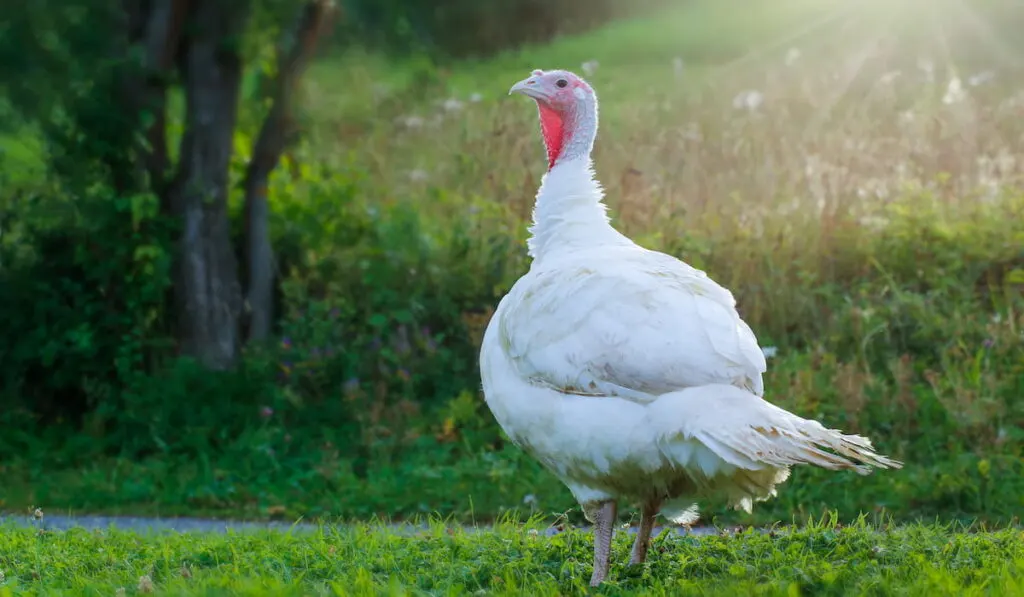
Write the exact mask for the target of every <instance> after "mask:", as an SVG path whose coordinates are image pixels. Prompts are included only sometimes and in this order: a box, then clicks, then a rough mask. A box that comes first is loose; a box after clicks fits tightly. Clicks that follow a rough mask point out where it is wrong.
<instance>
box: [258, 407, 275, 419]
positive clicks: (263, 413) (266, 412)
mask: <svg viewBox="0 0 1024 597" xmlns="http://www.w3.org/2000/svg"><path fill="white" fill-rule="evenodd" d="M272 416H274V409H272V408H270V407H269V406H264V407H263V408H261V409H260V417H262V418H264V419H269V418H270V417H272Z"/></svg>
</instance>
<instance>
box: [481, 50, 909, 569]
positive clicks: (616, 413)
mask: <svg viewBox="0 0 1024 597" xmlns="http://www.w3.org/2000/svg"><path fill="white" fill-rule="evenodd" d="M509 93H510V94H512V93H519V94H523V95H526V96H528V97H530V98H532V99H534V100H535V101H536V103H537V106H538V108H539V112H540V125H541V132H542V134H543V137H544V144H545V147H546V149H547V160H548V171H547V173H546V174H545V176H544V178H543V181H542V183H541V186H540V190H539V191H538V193H537V199H536V205H535V207H534V212H533V225H532V226H531V228H530V239H529V242H528V247H529V254H530V256H531V257H532V264H531V266H530V271H529V272H528V273H526V275H524V276H523V277H522V278H520V279H519V280H518V281H517V282H516V284H515V285H514V286H513V287H512V289H511V290H510V291H509V293H508V294H507V295H506V296H505V297H504V298H503V299H502V301H501V303H500V304H499V305H498V308H497V310H496V311H495V313H494V315H493V317H492V319H491V321H490V323H489V324H488V326H487V331H486V332H485V334H484V339H483V344H482V348H481V352H480V371H481V377H482V381H483V389H484V395H485V399H486V401H487V404H488V406H489V407H490V409H491V411H492V412H493V414H494V416H495V418H496V419H497V421H498V423H499V424H500V425H501V427H502V428H503V429H504V430H505V432H506V433H507V434H508V435H509V437H510V438H511V439H512V441H514V442H515V443H516V444H517V445H518V446H520V447H521V448H522V449H523V450H525V451H526V452H527V453H529V454H530V455H532V456H533V457H534V458H536V459H537V460H539V461H540V462H541V463H542V464H543V465H544V466H545V467H546V468H547V469H549V470H550V471H551V472H552V473H554V474H555V475H557V476H558V478H559V479H561V480H562V482H563V483H565V484H566V485H567V486H568V488H569V489H570V490H571V491H572V494H573V496H574V497H575V498H576V500H577V501H579V503H580V505H581V506H582V507H583V511H584V514H585V515H586V517H587V519H588V520H590V521H591V522H593V524H594V572H593V576H592V577H591V585H595V586H596V585H598V584H600V583H601V582H602V581H603V580H604V579H605V577H606V576H607V574H608V570H609V566H610V562H609V552H610V545H611V538H612V532H613V526H614V524H615V520H616V512H617V503H618V501H620V500H622V501H627V502H628V503H635V504H639V507H640V511H641V521H640V526H639V530H638V532H637V536H636V541H635V543H634V545H633V549H632V557H631V558H630V563H631V564H638V563H642V562H644V560H645V558H646V555H647V548H648V545H649V543H650V535H651V531H652V528H653V525H654V517H655V516H656V515H657V514H658V513H660V514H662V515H663V516H665V517H666V518H668V519H669V520H671V521H673V522H675V523H678V524H691V523H693V522H694V521H696V519H697V501H698V500H700V499H714V498H719V499H724V500H727V501H728V503H730V504H731V505H733V506H735V507H737V508H741V509H743V510H746V511H748V512H749V511H750V509H751V506H752V504H753V502H755V501H762V500H765V499H768V498H770V497H772V496H774V495H775V488H776V485H778V484H780V483H782V482H783V481H785V480H786V478H787V477H788V476H789V467H790V466H791V465H794V464H813V465H817V466H821V467H825V468H827V469H832V470H845V469H848V470H854V471H856V472H858V473H861V474H866V473H867V472H869V470H870V467H872V466H874V467H880V468H899V467H901V466H902V465H901V463H900V462H898V461H895V460H891V459H889V458H886V457H885V456H881V455H879V454H876V453H875V452H874V449H873V448H872V446H871V442H870V441H869V440H868V439H866V438H864V437H860V436H856V435H843V434H842V433H840V432H839V431H835V430H831V429H826V428H825V427H823V426H822V425H821V424H820V423H818V422H816V421H810V420H807V419H802V418H800V417H798V416H796V415H794V414H791V413H789V412H787V411H785V410H783V409H781V408H778V407H776V406H773V405H772V404H770V403H768V402H766V401H765V400H763V399H762V398H761V397H760V396H761V394H762V392H763V383H762V379H761V374H762V373H764V371H765V369H766V366H765V358H764V354H763V352H762V350H761V348H760V347H759V346H758V343H757V339H756V338H755V337H754V334H753V332H752V331H751V330H750V327H748V326H747V324H746V323H744V321H743V320H742V319H740V316H739V314H738V313H737V312H736V306H735V305H736V301H735V300H734V298H733V296H732V294H731V293H730V292H729V291H728V290H726V289H725V288H723V287H722V286H719V285H718V284H717V283H715V282H714V281H713V280H711V279H710V278H709V277H708V276H707V275H706V274H705V273H704V272H702V271H700V270H698V269H695V268H693V267H691V266H689V265H687V264H686V263H683V262H682V261H680V260H678V259H676V258H674V257H671V256H669V255H666V254H663V253H658V252H655V251H650V250H647V249H644V248H642V247H640V246H638V245H637V244H635V243H634V242H633V241H631V240H630V239H628V238H626V237H625V236H624V235H622V234H621V233H619V232H618V231H616V230H615V229H614V228H612V226H611V224H610V223H609V220H608V216H607V215H606V208H605V205H604V203H603V202H602V198H603V191H602V190H601V187H600V185H599V184H598V182H597V181H596V180H595V179H594V172H593V168H592V164H591V159H590V152H591V148H592V147H593V144H594V139H595V137H596V134H597V97H596V95H595V93H594V90H593V89H592V88H591V87H590V85H588V84H587V83H586V82H585V81H584V80H582V79H581V78H579V77H578V76H576V75H574V74H573V73H571V72H568V71H564V70H554V71H547V72H545V71H541V70H535V71H533V73H532V74H531V75H530V77H528V78H526V79H524V80H522V81H520V82H518V83H516V84H515V85H513V86H512V89H511V90H510V91H509Z"/></svg>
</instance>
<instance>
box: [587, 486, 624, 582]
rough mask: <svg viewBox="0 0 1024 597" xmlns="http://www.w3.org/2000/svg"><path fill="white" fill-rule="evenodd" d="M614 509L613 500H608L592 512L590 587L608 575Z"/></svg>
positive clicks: (613, 528)
mask: <svg viewBox="0 0 1024 597" xmlns="http://www.w3.org/2000/svg"><path fill="white" fill-rule="evenodd" d="M616 510H617V508H616V504H615V501H614V500H608V501H606V502H602V503H601V504H600V505H599V506H598V507H597V509H596V511H595V512H594V575H593V576H591V577H590V586H592V587H596V586H598V585H600V584H601V583H602V582H604V579H605V578H606V577H607V576H608V569H609V567H610V566H611V559H610V558H611V552H612V533H613V532H615V513H616Z"/></svg>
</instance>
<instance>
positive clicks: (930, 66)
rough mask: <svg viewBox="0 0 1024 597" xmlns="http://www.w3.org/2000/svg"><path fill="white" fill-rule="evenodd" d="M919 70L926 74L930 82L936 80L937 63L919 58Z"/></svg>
mask: <svg viewBox="0 0 1024 597" xmlns="http://www.w3.org/2000/svg"><path fill="white" fill-rule="evenodd" d="M917 68H919V69H921V71H922V72H924V76H925V78H926V79H928V81H929V82H931V81H934V80H935V63H934V62H932V61H931V60H930V59H929V58H918V60H917Z"/></svg>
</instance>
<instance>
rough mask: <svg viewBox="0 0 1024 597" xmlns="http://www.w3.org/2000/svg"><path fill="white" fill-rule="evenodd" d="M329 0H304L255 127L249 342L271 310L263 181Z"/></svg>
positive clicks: (284, 139) (290, 122) (276, 156)
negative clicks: (269, 100)
mask: <svg viewBox="0 0 1024 597" xmlns="http://www.w3.org/2000/svg"><path fill="white" fill-rule="evenodd" d="M333 10H334V3H333V2H331V1H330V0H311V1H309V2H307V3H306V5H305V6H304V7H303V9H302V13H301V15H300V18H299V20H298V22H297V23H296V26H295V29H294V30H293V31H290V32H288V36H287V37H286V39H285V41H284V42H283V43H282V44H281V46H280V48H279V50H278V64H277V73H276V78H275V79H274V81H273V84H272V89H273V91H272V94H273V106H272V107H271V109H270V113H269V114H267V117H266V120H264V121H263V127H262V128H261V129H260V134H259V137H258V138H257V141H256V146H255V148H254V149H253V156H252V161H250V162H249V167H248V169H247V170H246V175H245V185H244V187H245V235H246V262H247V267H248V278H249V291H248V296H247V300H246V302H247V303H248V307H249V310H250V320H249V341H250V342H258V341H261V340H265V339H266V338H267V337H268V336H269V335H270V329H271V325H272V322H273V312H274V251H273V247H272V246H271V243H270V222H269V216H270V206H269V205H268V203H267V184H268V182H269V180H270V174H271V172H273V170H274V168H276V167H277V163H278V161H279V160H280V159H281V153H282V152H283V151H284V149H285V148H286V147H287V146H288V144H289V143H290V142H291V141H292V140H293V137H294V134H295V121H294V115H293V114H292V105H293V101H294V94H295V91H296V87H297V86H298V81H299V78H300V77H301V76H302V72H303V70H305V67H306V65H307V64H308V63H309V60H310V58H311V57H312V55H313V52H314V50H315V49H316V44H317V40H318V39H319V37H320V35H321V34H322V33H323V31H324V30H325V28H326V26H327V23H328V20H329V17H330V15H331V14H332V13H333Z"/></svg>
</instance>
